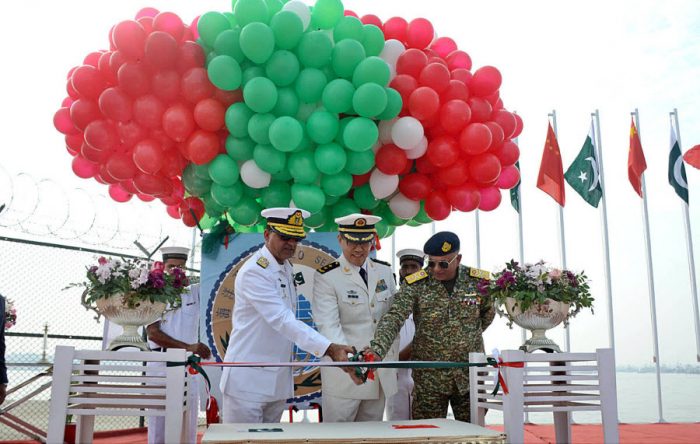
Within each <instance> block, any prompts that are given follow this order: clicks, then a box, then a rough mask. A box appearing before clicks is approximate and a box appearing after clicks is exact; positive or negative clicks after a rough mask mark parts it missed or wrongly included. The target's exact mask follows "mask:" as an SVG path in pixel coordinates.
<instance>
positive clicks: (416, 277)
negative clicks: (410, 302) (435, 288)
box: [406, 270, 428, 285]
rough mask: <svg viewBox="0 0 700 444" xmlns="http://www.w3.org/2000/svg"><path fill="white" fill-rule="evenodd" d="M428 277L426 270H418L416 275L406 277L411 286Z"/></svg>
mask: <svg viewBox="0 0 700 444" xmlns="http://www.w3.org/2000/svg"><path fill="white" fill-rule="evenodd" d="M427 277H428V273H427V272H426V271H425V270H418V271H416V272H415V273H413V274H409V275H408V276H406V283H407V284H408V285H411V284H414V283H416V282H418V281H420V280H422V279H425V278H427Z"/></svg>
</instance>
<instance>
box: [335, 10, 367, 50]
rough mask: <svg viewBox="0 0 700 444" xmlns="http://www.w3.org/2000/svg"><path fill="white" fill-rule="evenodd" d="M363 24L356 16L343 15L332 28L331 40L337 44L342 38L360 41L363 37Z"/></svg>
mask: <svg viewBox="0 0 700 444" xmlns="http://www.w3.org/2000/svg"><path fill="white" fill-rule="evenodd" d="M363 26H364V25H363V24H362V22H361V21H360V19H358V18H357V17H353V16H350V15H348V16H345V17H343V18H341V19H340V20H339V21H338V24H336V25H335V28H333V41H334V42H335V43H336V44H337V43H338V42H340V41H342V40H344V39H354V40H357V41H358V42H361V41H362V40H363V39H364V32H363Z"/></svg>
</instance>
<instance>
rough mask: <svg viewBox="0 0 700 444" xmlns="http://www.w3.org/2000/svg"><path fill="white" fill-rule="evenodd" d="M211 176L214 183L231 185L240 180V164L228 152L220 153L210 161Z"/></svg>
mask: <svg viewBox="0 0 700 444" xmlns="http://www.w3.org/2000/svg"><path fill="white" fill-rule="evenodd" d="M209 177H211V180H212V181H214V183H217V184H219V185H223V186H225V187H230V186H231V185H233V184H234V183H236V182H238V164H237V163H236V161H235V160H233V159H232V158H231V157H230V156H229V155H228V154H219V155H218V156H216V157H215V158H214V160H212V161H211V162H210V163H209Z"/></svg>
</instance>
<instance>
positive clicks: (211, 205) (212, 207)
mask: <svg viewBox="0 0 700 444" xmlns="http://www.w3.org/2000/svg"><path fill="white" fill-rule="evenodd" d="M202 202H204V211H206V213H207V214H209V215H211V216H218V215H220V214H221V213H223V212H224V211H226V207H224V206H223V205H221V204H219V203H218V202H217V201H215V200H214V198H213V197H211V192H209V193H207V194H205V195H204V196H202Z"/></svg>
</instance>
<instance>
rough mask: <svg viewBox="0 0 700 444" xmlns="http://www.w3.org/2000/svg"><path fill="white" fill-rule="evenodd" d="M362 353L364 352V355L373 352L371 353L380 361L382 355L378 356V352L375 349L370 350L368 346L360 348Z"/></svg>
mask: <svg viewBox="0 0 700 444" xmlns="http://www.w3.org/2000/svg"><path fill="white" fill-rule="evenodd" d="M362 353H364V354H366V355H367V354H370V353H371V354H373V355H374V356H375V357H376V358H377V361H381V360H382V357H381V356H379V353H377V352H376V351H374V350H372V348H371V347H369V346H367V347H365V348H364V349H363V350H362Z"/></svg>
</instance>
